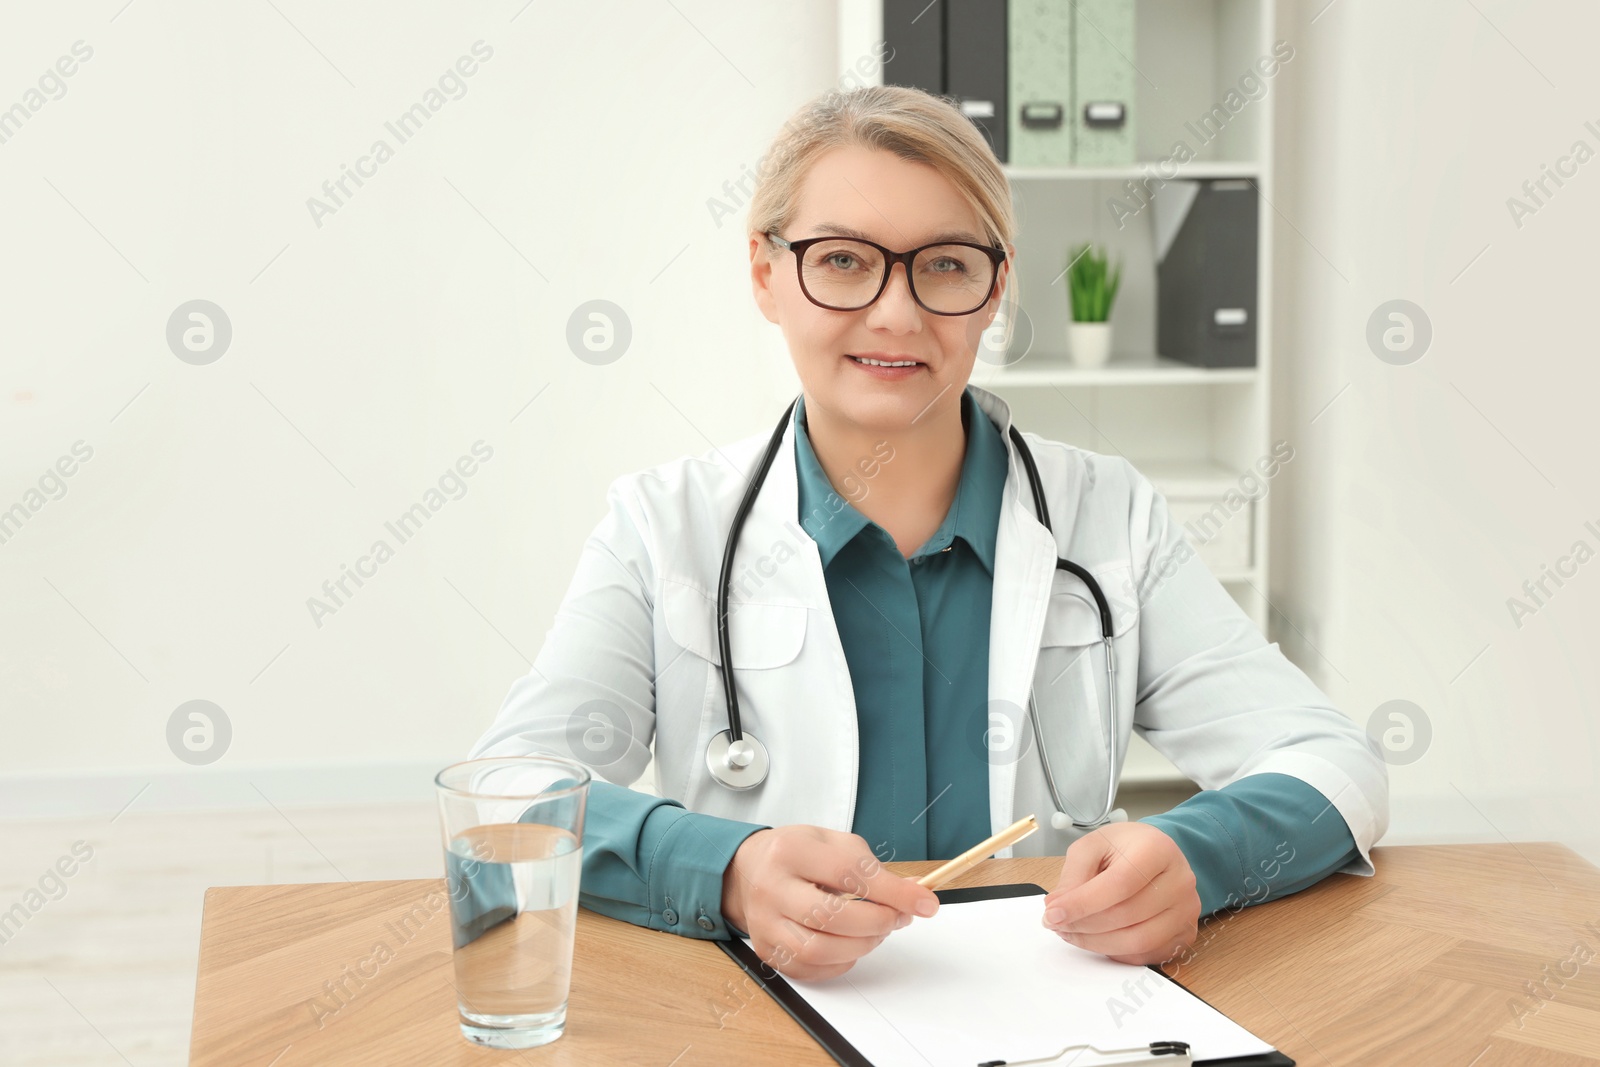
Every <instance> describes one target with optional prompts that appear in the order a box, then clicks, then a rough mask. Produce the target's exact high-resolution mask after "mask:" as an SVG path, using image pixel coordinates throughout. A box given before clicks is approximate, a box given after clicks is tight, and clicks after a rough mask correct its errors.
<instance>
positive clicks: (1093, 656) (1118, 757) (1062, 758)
mask: <svg viewBox="0 0 1600 1067" xmlns="http://www.w3.org/2000/svg"><path fill="white" fill-rule="evenodd" d="M1092 573H1093V574H1094V577H1095V579H1096V580H1097V581H1098V582H1099V584H1100V589H1101V591H1102V592H1103V593H1104V594H1105V598H1106V605H1107V607H1108V608H1110V611H1111V634H1112V649H1113V651H1114V653H1115V656H1116V685H1117V692H1116V721H1115V722H1113V723H1112V724H1111V730H1110V735H1109V737H1108V735H1107V729H1106V722H1107V718H1108V715H1109V713H1110V703H1109V702H1110V698H1111V693H1110V689H1109V687H1108V684H1107V678H1106V660H1105V645H1104V631H1103V630H1102V628H1101V619H1100V609H1099V607H1098V606H1097V605H1096V603H1095V599H1094V595H1093V594H1092V593H1091V592H1090V591H1089V588H1088V586H1086V585H1085V584H1084V583H1083V582H1082V581H1080V580H1079V579H1078V578H1077V577H1076V576H1074V575H1071V574H1068V573H1066V572H1064V571H1063V572H1058V573H1057V577H1056V592H1054V593H1052V594H1051V596H1050V605H1049V607H1048V609H1047V610H1046V612H1045V619H1044V629H1043V632H1042V634H1041V636H1040V640H1039V645H1040V647H1039V662H1038V664H1037V665H1036V667H1035V670H1034V688H1033V695H1034V702H1035V705H1036V707H1037V709H1038V714H1039V719H1040V722H1041V724H1042V725H1041V727H1040V729H1041V732H1042V733H1043V735H1044V740H1045V742H1046V743H1047V744H1048V745H1049V755H1050V756H1051V759H1052V764H1051V765H1052V766H1053V767H1055V768H1056V769H1057V770H1056V778H1057V785H1058V787H1060V788H1061V789H1062V790H1063V793H1064V795H1065V796H1066V798H1067V800H1068V803H1069V804H1071V805H1072V806H1073V807H1074V808H1075V809H1076V810H1077V811H1079V812H1089V813H1092V812H1097V811H1099V810H1100V805H1101V804H1102V803H1103V802H1104V799H1105V794H1104V787H1105V774H1106V773H1107V768H1106V758H1107V753H1108V750H1109V751H1111V752H1113V753H1114V755H1113V765H1114V766H1115V767H1117V768H1119V769H1120V767H1121V766H1122V760H1123V757H1124V755H1125V754H1126V752H1127V734H1128V731H1129V729H1130V728H1131V726H1132V722H1133V692H1132V689H1131V688H1130V686H1131V684H1132V682H1133V681H1134V679H1135V678H1136V677H1137V674H1138V659H1139V649H1138V640H1139V637H1138V622H1139V599H1138V594H1137V593H1136V591H1135V590H1134V587H1133V583H1132V580H1131V575H1132V568H1131V567H1130V565H1128V564H1126V563H1122V564H1116V565H1113V566H1109V567H1101V568H1099V569H1097V570H1095V571H1093V572H1092ZM1113 740H1114V744H1113ZM1036 741H1037V739H1036ZM1069 768H1070V771H1069V770H1068V769H1069Z"/></svg>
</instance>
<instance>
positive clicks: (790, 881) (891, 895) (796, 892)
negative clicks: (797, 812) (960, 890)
mask: <svg viewBox="0 0 1600 1067" xmlns="http://www.w3.org/2000/svg"><path fill="white" fill-rule="evenodd" d="M852 897H866V898H868V899H866V900H852V899H851V898H852ZM938 910H939V898H938V897H937V896H935V895H934V892H933V890H931V889H927V888H925V887H923V886H920V885H918V884H917V883H916V880H915V879H912V878H902V877H900V876H899V875H895V874H890V873H889V871H888V870H886V869H885V868H884V866H883V863H882V862H881V861H880V860H879V859H878V857H877V856H875V855H873V853H872V850H871V849H869V848H868V847H867V843H866V841H865V840H863V839H862V838H861V837H860V835H858V834H851V833H843V832H841V831H838V830H827V829H824V828H823V827H820V826H777V827H772V828H771V829H766V830H757V831H756V832H755V833H753V834H751V835H750V836H749V837H747V838H745V839H744V842H743V843H742V844H740V846H739V849H738V851H737V852H735V853H734V856H733V860H732V862H730V863H729V864H728V866H727V869H726V870H725V871H724V872H723V875H722V915H723V917H724V918H725V919H727V920H728V922H730V923H732V924H733V925H734V926H735V927H737V928H738V929H740V930H743V931H745V933H747V934H748V935H749V936H750V943H751V947H752V948H754V949H755V953H756V955H757V956H759V957H760V958H761V959H762V960H764V961H766V962H767V963H769V964H771V965H772V966H773V967H775V968H777V970H779V971H780V972H782V973H783V974H785V975H787V976H789V977H791V978H798V979H801V980H802V981H805V980H815V979H822V978H833V977H836V976H837V975H841V974H843V973H844V972H846V971H848V970H849V969H850V968H851V967H853V966H854V965H855V962H856V960H858V959H860V958H861V957H862V956H865V955H866V954H867V953H868V952H871V951H872V950H873V949H875V948H877V947H878V945H880V944H882V943H883V939H884V938H886V937H888V936H889V935H890V934H891V933H893V932H894V931H895V930H899V929H901V928H903V927H905V926H908V925H910V923H911V919H912V917H913V916H914V915H922V916H929V915H933V914H934V913H935V912H937V911H938Z"/></svg>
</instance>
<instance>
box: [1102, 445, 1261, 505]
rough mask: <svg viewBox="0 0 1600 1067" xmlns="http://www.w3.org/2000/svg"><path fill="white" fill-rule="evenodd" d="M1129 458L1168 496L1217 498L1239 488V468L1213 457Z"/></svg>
mask: <svg viewBox="0 0 1600 1067" xmlns="http://www.w3.org/2000/svg"><path fill="white" fill-rule="evenodd" d="M1128 462H1130V463H1132V464H1133V466H1134V469H1136V470H1137V471H1138V472H1139V473H1140V474H1142V475H1144V476H1145V477H1146V478H1149V479H1150V482H1151V484H1152V485H1154V486H1155V487H1156V488H1157V489H1159V490H1161V494H1162V495H1163V496H1166V497H1181V498H1183V499H1185V500H1194V499H1203V500H1214V499H1221V498H1222V496H1223V494H1225V493H1227V492H1228V491H1229V490H1230V489H1231V490H1238V488H1239V473H1240V472H1239V471H1236V470H1230V469H1229V468H1227V467H1224V466H1223V465H1222V464H1220V463H1214V462H1212V461H1211V460H1209V459H1140V458H1139V457H1138V456H1136V455H1134V456H1129V457H1128Z"/></svg>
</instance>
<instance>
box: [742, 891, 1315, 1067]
mask: <svg viewBox="0 0 1600 1067" xmlns="http://www.w3.org/2000/svg"><path fill="white" fill-rule="evenodd" d="M1045 892H1046V890H1045V888H1044V887H1043V886H1039V885H1033V884H1032V883H1014V884H1011V885H991V886H975V887H971V888H966V889H936V890H934V893H935V894H936V895H937V896H938V898H939V904H940V906H941V907H942V906H944V905H946V904H964V903H966V902H968V901H973V900H991V899H994V898H998V897H1022V896H1043V895H1044V894H1045ZM716 944H717V946H718V947H719V948H721V949H722V951H723V952H725V953H727V954H728V956H729V957H730V958H732V960H733V961H734V962H735V963H737V964H738V965H739V967H740V969H742V970H743V971H744V972H745V974H747V975H749V976H750V977H751V978H752V979H753V980H754V981H755V983H756V984H757V985H759V986H760V987H761V988H762V989H765V990H766V991H767V993H768V995H770V996H771V997H772V999H773V1000H776V1001H777V1002H778V1005H779V1006H780V1007H782V1008H783V1010H784V1011H786V1012H788V1013H789V1015H790V1016H791V1017H792V1018H793V1019H794V1021H795V1022H797V1023H799V1024H800V1027H801V1029H803V1030H805V1032H806V1033H808V1034H810V1035H811V1037H812V1038H813V1039H814V1040H815V1041H816V1042H817V1044H819V1045H821V1046H822V1048H823V1049H824V1050H825V1051H826V1052H827V1053H828V1055H830V1056H832V1057H833V1058H834V1061H835V1062H836V1063H839V1064H842V1065H843V1067H873V1064H872V1061H870V1060H868V1059H867V1058H866V1057H865V1056H863V1055H862V1054H861V1053H860V1052H858V1051H857V1050H856V1048H855V1046H854V1045H852V1044H850V1042H848V1041H846V1040H845V1039H844V1037H843V1035H841V1034H840V1033H839V1031H837V1030H835V1029H834V1028H833V1027H832V1025H830V1024H829V1023H828V1020H827V1019H825V1018H823V1017H822V1014H821V1013H820V1012H818V1011H817V1010H816V1009H815V1008H813V1007H812V1006H811V1005H810V1003H808V1002H807V1001H806V999H805V998H804V997H802V996H801V995H800V994H799V993H797V992H795V988H794V987H793V986H791V985H790V984H789V983H788V982H787V981H786V980H785V979H784V977H783V975H781V974H779V973H778V972H777V971H775V970H773V969H772V968H771V967H770V966H769V965H768V964H766V963H763V962H762V961H761V958H760V957H759V956H757V955H756V954H755V952H754V951H753V950H752V949H751V948H750V946H749V945H746V944H745V943H744V941H743V940H742V939H740V938H738V937H735V938H733V939H731V940H727V941H718V942H716ZM1149 969H1150V970H1152V971H1154V972H1155V973H1156V974H1159V975H1160V976H1161V977H1162V978H1165V979H1166V980H1167V981H1169V982H1171V983H1172V984H1174V985H1176V986H1179V987H1180V988H1183V989H1184V990H1185V992H1189V995H1190V996H1194V993H1193V992H1192V991H1189V990H1188V989H1187V987H1185V986H1183V983H1182V982H1179V981H1178V980H1177V979H1176V978H1172V977H1169V976H1168V975H1167V974H1166V972H1164V971H1162V970H1161V968H1160V967H1157V966H1155V965H1154V964H1152V965H1151V966H1150V968H1149ZM1195 999H1196V1000H1201V1001H1202V1003H1204V1000H1203V998H1201V997H1195ZM1173 1036H1174V1037H1180V1036H1181V1035H1177V1034H1175V1035H1173ZM1066 1038H1067V1035H1063V1040H1066ZM1151 1064H1152V1067H1160V1064H1161V1057H1160V1056H1159V1055H1155V1056H1152V1058H1151ZM1194 1067H1295V1061H1294V1060H1292V1059H1290V1058H1289V1057H1288V1056H1285V1055H1284V1054H1283V1053H1281V1052H1276V1051H1275V1052H1271V1053H1267V1054H1263V1055H1259V1056H1238V1057H1234V1058H1232V1059H1211V1060H1196V1061H1195V1063H1194Z"/></svg>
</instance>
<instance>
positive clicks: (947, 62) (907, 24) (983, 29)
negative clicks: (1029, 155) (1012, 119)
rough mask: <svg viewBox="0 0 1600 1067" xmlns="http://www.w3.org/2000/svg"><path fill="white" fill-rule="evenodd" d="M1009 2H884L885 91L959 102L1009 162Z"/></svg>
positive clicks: (955, 0)
mask: <svg viewBox="0 0 1600 1067" xmlns="http://www.w3.org/2000/svg"><path fill="white" fill-rule="evenodd" d="M1007 7H1008V5H1007V3H1006V0H935V2H934V3H929V0H883V42H884V44H885V45H886V46H887V47H888V49H889V50H890V52H889V59H888V61H887V62H885V63H884V65H883V83H884V84H885V85H908V86H911V87H913V88H916V89H925V90H927V91H928V92H930V93H933V94H934V95H935V96H948V97H951V98H953V99H954V100H955V102H956V106H957V107H959V108H960V109H961V113H962V114H964V115H966V116H967V118H969V119H971V120H972V122H973V124H974V125H976V126H977V127H978V129H979V130H981V131H983V135H984V136H985V137H986V138H988V140H989V146H990V147H991V148H993V149H994V154H995V156H996V157H997V158H998V159H999V160H1000V162H1002V163H1004V162H1006V159H1007V143H1006V142H1007V130H1008V128H1009V127H1008V119H1007V113H1006V100H1007V95H1008V92H1007V67H1006V49H1007V16H1006V11H1007Z"/></svg>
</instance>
